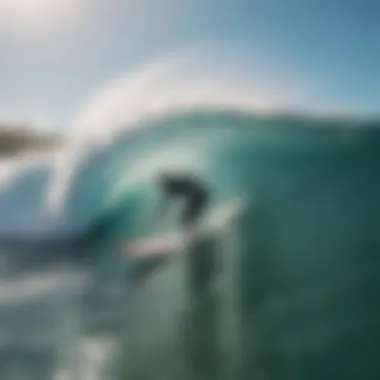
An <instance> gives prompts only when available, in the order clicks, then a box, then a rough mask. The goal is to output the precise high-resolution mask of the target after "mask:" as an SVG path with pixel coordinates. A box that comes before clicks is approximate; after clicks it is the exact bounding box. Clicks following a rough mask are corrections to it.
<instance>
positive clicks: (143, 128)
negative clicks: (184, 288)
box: [0, 49, 365, 238]
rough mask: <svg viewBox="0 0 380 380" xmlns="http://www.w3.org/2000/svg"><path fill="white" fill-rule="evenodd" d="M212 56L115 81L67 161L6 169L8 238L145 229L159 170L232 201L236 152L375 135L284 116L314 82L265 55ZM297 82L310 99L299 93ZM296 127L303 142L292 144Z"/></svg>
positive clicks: (85, 117) (194, 56)
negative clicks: (114, 224)
mask: <svg viewBox="0 0 380 380" xmlns="http://www.w3.org/2000/svg"><path fill="white" fill-rule="evenodd" d="M204 52H205V49H203V50H202V49H200V50H198V51H195V52H194V51H191V52H188V53H186V54H175V55H172V56H169V57H166V58H165V59H161V60H157V61H154V62H151V63H149V64H147V65H145V66H143V67H140V68H138V70H136V71H135V72H132V73H131V74H128V75H127V76H123V77H121V78H119V79H117V80H116V81H113V82H112V83H111V84H110V85H107V86H106V87H105V89H102V90H101V91H99V93H98V94H97V95H96V96H95V97H94V98H93V99H91V100H90V101H89V103H88V104H87V105H86V106H85V107H83V111H82V112H80V113H79V115H78V117H77V118H76V120H75V121H74V122H73V125H72V130H73V133H72V135H71V136H70V138H69V141H68V144H67V146H66V147H65V148H64V149H63V150H62V151H60V152H57V153H56V154H55V155H53V156H52V155H50V156H46V155H40V156H37V157H35V158H34V159H32V160H31V159H30V158H29V157H26V158H24V159H19V160H18V161H13V162H10V163H3V165H2V170H1V172H0V173H1V182H2V190H1V193H0V208H1V210H2V211H3V212H2V215H3V217H0V233H1V235H3V236H4V235H7V234H8V235H9V234H13V235H15V236H16V235H18V236H19V237H20V238H21V237H22V236H30V235H32V236H38V237H41V238H42V237H49V236H56V235H60V236H69V235H75V234H80V233H83V232H85V231H88V230H89V228H90V226H92V225H97V226H98V225H99V224H102V223H100V222H99V221H100V220H105V221H106V220H109V219H110V218H112V217H111V216H112V215H120V218H122V216H124V218H126V219H128V220H129V221H125V222H124V224H126V225H128V224H133V223H134V224H136V221H138V219H139V218H141V217H142V214H143V213H144V212H148V211H147V209H148V208H149V207H150V204H151V202H152V196H153V192H152V179H153V178H154V173H156V172H157V171H159V170H183V171H192V172H196V173H199V175H205V176H207V177H209V178H210V180H211V181H213V182H214V183H215V187H216V188H218V191H220V190H222V191H220V192H221V193H223V192H224V193H226V192H228V191H230V190H231V187H234V182H231V183H228V180H227V177H228V176H229V174H228V170H227V168H228V165H229V164H224V166H223V165H222V164H221V162H225V161H226V157H229V156H230V155H231V152H233V151H235V154H237V156H240V157H243V156H244V154H245V153H243V152H249V151H250V150H251V149H252V146H251V145H252V142H254V144H255V145H256V146H258V148H260V146H261V147H262V146H263V145H265V144H267V145H268V144H283V145H284V144H290V143H292V144H293V146H296V145H297V143H298V142H297V141H300V139H301V140H302V139H303V140H304V141H303V142H305V141H309V142H310V144H309V146H311V145H313V144H312V140H313V139H314V137H315V136H316V135H318V136H319V138H320V139H328V138H329V137H326V136H325V134H326V133H325V132H322V131H323V130H325V129H329V130H331V129H332V130H334V134H337V136H338V137H336V138H338V139H341V140H342V141H343V140H344V139H345V141H346V140H347V141H348V140H349V139H350V138H355V136H356V134H357V133H358V131H360V130H361V129H362V127H363V126H365V122H360V120H359V121H358V120H356V119H353V120H341V121H340V120H334V121H331V120H323V119H322V120H319V119H318V118H317V119H316V118H311V117H309V118H303V119H302V118H301V119H300V118H297V117H292V116H281V113H279V112H280V110H282V109H292V108H297V104H298V108H300V107H301V108H302V107H303V106H304V105H305V104H304V103H303V102H304V100H305V99H310V98H311V97H312V95H310V94H313V90H310V88H309V87H310V86H309V87H308V86H306V85H305V83H307V81H306V82H305V80H303V82H302V81H300V80H299V79H298V80H297V79H296V78H295V75H294V74H292V75H290V74H289V70H288V71H286V70H284V68H281V69H280V68H279V67H277V68H276V67H272V68H271V69H269V68H268V67H269V65H268V64H266V65H264V63H263V62H261V63H260V62H259V61H260V60H259V59H258V58H257V57H260V55H258V54H257V55H256V56H255V58H254V59H253V61H252V60H251V61H249V60H248V61H246V62H245V64H243V60H241V59H238V58H236V56H235V57H233V58H231V56H230V55H228V54H227V55H226V54H219V55H218V54H216V53H215V50H213V52H212V54H211V53H209V54H208V55H205V54H204ZM202 57H203V59H201V58H202ZM205 57H206V59H205ZM252 62H254V63H255V65H256V67H258V66H259V67H261V71H260V70H257V71H258V73H257V74H256V75H252V74H251V75H249V74H248V71H247V67H248V66H249V65H250V63H252ZM263 67H266V69H265V71H263ZM297 82H298V83H300V82H302V83H303V85H302V86H298V87H297V88H298V89H302V91H301V92H300V91H299V90H297V91H295V92H293V93H292V92H291V91H290V88H291V86H290V84H291V83H293V84H295V83H297ZM293 87H294V86H293ZM284 89H289V91H285V92H284ZM307 93H309V95H307ZM301 99H303V100H302V101H301ZM297 102H298V103H297ZM289 127H290V128H291V129H292V130H295V129H297V131H298V130H299V132H297V133H298V136H299V137H297V138H295V135H294V134H291V137H290V138H289V137H287V135H289V136H290V134H289V133H288V128H289ZM313 127H317V128H313ZM303 129H305V130H308V131H310V133H309V135H308V136H306V135H307V134H306V133H305V131H303ZM315 130H318V132H315ZM336 130H339V132H336ZM341 130H342V131H341ZM297 139H298V140H297ZM291 141H292V142H291ZM250 144H251V145H250ZM260 144H261V145H260ZM235 161H237V159H235ZM237 165H238V164H237ZM223 170H224V173H223V174H221V173H222V171H223ZM229 170H232V169H231V168H230V169H229ZM236 187H237V186H235V190H236V191H238V190H237V189H236ZM228 189H229V190H228ZM131 204H135V206H131ZM123 209H124V210H125V211H123ZM135 218H137V219H135ZM132 221H134V222H132ZM126 228H127V227H126ZM127 229H128V228H127ZM132 230H133V228H132V227H130V228H129V231H130V233H132Z"/></svg>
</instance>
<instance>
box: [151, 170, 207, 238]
mask: <svg viewBox="0 0 380 380" xmlns="http://www.w3.org/2000/svg"><path fill="white" fill-rule="evenodd" d="M157 186H158V188H159V191H160V193H161V194H162V197H161V199H160V200H159V202H158V204H157V208H156V210H155V215H154V219H153V220H154V224H155V225H156V224H157V223H158V222H159V221H160V220H161V218H162V216H163V215H164V213H165V212H166V211H167V208H168V207H169V205H170V203H172V201H175V200H177V199H183V200H184V201H185V208H184V211H183V213H182V217H181V220H180V223H181V226H182V228H184V229H185V232H188V231H190V230H191V228H193V227H195V225H196V223H197V222H198V221H199V219H200V217H201V216H202V215H203V212H204V211H205V209H206V207H207V206H208V203H209V199H210V194H209V193H210V192H209V190H208V188H207V186H206V185H205V184H204V183H203V181H201V180H200V179H199V178H196V177H195V176H191V175H185V174H171V173H166V172H164V173H160V174H159V176H158V178H157Z"/></svg>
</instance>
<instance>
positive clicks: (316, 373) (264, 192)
mask: <svg viewBox="0 0 380 380" xmlns="http://www.w3.org/2000/svg"><path fill="white" fill-rule="evenodd" d="M140 127H141V128H139V130H138V131H137V132H134V133H133V134H130V133H124V132H121V133H120V135H119V136H117V138H116V139H115V141H114V142H113V143H111V144H110V145H109V146H106V147H104V148H102V149H99V150H97V151H94V152H93V153H92V154H90V155H89V156H88V157H87V158H85V159H84V160H83V161H82V163H81V165H79V166H78V167H77V169H76V170H75V171H74V177H73V178H72V180H71V184H70V187H69V189H70V191H69V193H68V195H67V199H66V205H65V215H66V217H67V218H68V220H69V222H70V224H72V225H75V226H77V227H78V231H80V234H81V237H82V241H81V248H80V250H81V254H83V251H86V254H87V256H89V257H92V258H94V257H96V258H97V272H96V273H97V276H98V277H97V280H98V283H99V284H103V283H109V282H116V283H119V284H120V283H122V282H123V281H124V280H125V279H126V277H127V276H128V274H129V275H130V276H132V275H135V274H136V273H138V272H139V271H141V270H143V269H144V268H142V266H143V265H145V264H146V263H136V262H125V261H122V260H121V259H120V257H119V256H118V254H119V252H120V244H121V243H122V242H124V241H125V240H126V239H133V238H135V237H141V236H147V235H149V231H146V230H144V226H145V224H144V220H145V219H144V218H146V216H147V215H149V212H150V210H151V207H152V206H153V204H154V185H153V184H154V182H153V179H154V175H155V173H156V172H157V171H159V170H167V169H170V170H174V169H175V170H177V171H178V170H179V171H191V172H194V173H197V174H199V175H202V176H203V177H205V178H207V180H208V182H209V183H210V186H211V187H210V188H211V189H212V192H213V196H214V202H215V205H216V204H217V203H219V202H222V203H223V202H225V201H227V200H228V199H230V198H231V197H241V198H244V199H245V200H247V201H249V206H248V207H247V209H246V210H245V213H244V215H243V216H242V217H241V218H239V219H238V220H236V222H235V223H234V224H233V225H232V226H231V227H230V228H229V229H228V230H227V231H226V232H225V233H224V234H222V235H221V236H219V237H217V238H216V239H215V240H211V241H204V242H202V243H201V244H199V245H198V246H196V247H194V251H195V253H198V254H201V255H202V254H204V256H205V257H207V256H208V255H210V254H213V255H214V258H216V259H217V261H216V262H215V263H211V264H210V262H209V263H206V264H204V265H205V266H207V265H211V266H213V268H212V269H214V271H212V270H211V272H210V275H209V277H210V281H211V283H212V284H213V288H212V289H213V291H212V292H211V293H210V292H209V290H208V289H206V288H205V289H203V290H202V289H201V290H200V291H199V292H198V293H196V295H195V296H194V294H193V293H192V292H191V289H190V285H189V282H188V279H187V275H188V270H189V262H188V261H186V260H181V259H176V260H173V262H170V263H169V264H168V265H167V266H164V267H163V268H162V270H161V271H160V272H158V273H157V274H156V276H154V277H153V278H152V279H151V280H150V281H149V282H148V283H147V285H146V286H145V287H142V288H140V289H137V291H136V292H134V293H133V295H131V292H130V290H128V292H126V293H125V294H123V295H122V296H121V298H120V297H119V298H117V301H115V302H114V304H115V303H116V304H120V303H124V302H125V303H127V302H128V305H129V306H128V313H127V314H128V316H127V317H125V316H124V314H123V315H122V317H120V313H119V311H117V310H116V309H115V312H114V313H115V315H114V321H116V320H117V321H118V322H117V323H116V322H115V323H113V322H112V321H111V325H112V323H113V324H114V326H113V327H114V329H116V330H117V333H116V335H117V336H118V341H119V343H121V344H122V350H121V352H120V353H119V355H118V356H117V357H115V358H114V361H113V365H112V366H113V367H114V371H116V372H117V373H118V376H119V377H121V378H125V379H129V378H130V379H137V378H138V379H154V380H155V379H161V378H164V379H210V380H211V379H221V378H226V379H242V380H243V379H244V380H245V379H266V380H288V379H289V380H298V379H299V380H304V379H308V380H309V379H310V380H312V379H318V380H320V379H323V380H328V379H331V380H332V379H334V380H337V379H344V380H347V379H370V380H372V379H373V380H375V379H378V378H379V377H380V365H379V364H378V357H379V352H380V346H379V339H380V322H379V321H380V319H379V313H380V299H379V297H378V290H379V286H380V276H379V273H380V258H379V248H380V237H379V236H380V235H379V234H378V231H377V229H378V226H379V224H380V223H379V222H380V197H379V193H380V181H379V176H378V173H379V169H380V150H379V148H380V130H379V128H378V127H379V125H378V124H377V123H375V122H374V123H370V122H367V123H364V122H362V123H360V122H355V123H354V122H353V121H351V120H348V121H344V120H327V119H326V120H320V119H316V118H314V119H311V118H307V117H305V118H301V117H293V116H286V117H285V116H258V115H250V114H242V113H239V112H227V111H225V112H208V111H202V112H195V111H192V112H189V113H185V114H183V113H182V114H178V115H171V116H166V117H163V118H161V119H155V120H152V121H147V122H146V123H145V124H144V123H143V124H142V125H140ZM175 218H176V215H175V212H174V213H173V215H172V216H171V218H169V220H168V221H167V222H166V221H165V222H163V229H164V230H165V231H172V230H174V228H175ZM200 266H202V265H201V264H200ZM198 269H199V268H198ZM203 269H204V270H206V268H203ZM199 270H200V271H201V272H202V268H200V269H199ZM102 281H104V282H102ZM99 286H100V287H102V285H99ZM107 307H110V306H109V305H108V306H107ZM100 308H101V306H99V307H98V309H100ZM98 311H99V310H98ZM117 313H119V314H118V315H119V317H117V316H116V314H117ZM118 318H119V319H118ZM120 318H121V322H120ZM124 318H125V319H124ZM127 320H128V322H126V321H127ZM120 323H121V325H120ZM116 325H117V326H119V327H117V328H116V327H115V326H116ZM120 326H121V327H120ZM126 326H128V328H127V327H126Z"/></svg>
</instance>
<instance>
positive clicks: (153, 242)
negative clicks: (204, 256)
mask: <svg viewBox="0 0 380 380" xmlns="http://www.w3.org/2000/svg"><path fill="white" fill-rule="evenodd" d="M245 206H246V202H244V200H242V199H237V200H233V201H230V202H228V203H224V204H222V205H220V206H217V207H215V208H212V209H211V210H210V212H208V213H207V214H206V216H205V217H204V218H203V220H202V221H201V222H200V223H199V225H198V226H197V228H195V229H194V230H193V231H192V232H191V234H186V233H185V232H183V233H176V234H172V235H166V236H159V237H151V238H142V239H138V240H135V241H132V242H127V243H126V244H124V245H123V247H122V255H123V256H124V257H125V258H130V259H147V258H153V257H160V256H166V255H170V254H172V253H175V252H179V251H183V250H186V249H187V248H189V247H190V246H191V245H193V244H194V243H196V242H198V241H199V240H200V239H202V238H205V237H207V236H214V235H217V234H220V233H222V232H223V230H224V229H225V228H228V227H229V226H230V225H231V223H233V221H234V220H235V218H236V217H238V216H239V214H241V213H242V212H243V211H244V208H245Z"/></svg>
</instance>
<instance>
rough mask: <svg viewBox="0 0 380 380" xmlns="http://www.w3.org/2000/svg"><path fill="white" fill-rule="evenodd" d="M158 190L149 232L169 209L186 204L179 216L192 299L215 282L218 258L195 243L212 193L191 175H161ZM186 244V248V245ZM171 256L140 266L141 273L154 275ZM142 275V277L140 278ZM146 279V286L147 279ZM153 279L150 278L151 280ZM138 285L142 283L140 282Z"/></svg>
mask: <svg viewBox="0 0 380 380" xmlns="http://www.w3.org/2000/svg"><path fill="white" fill-rule="evenodd" d="M155 187H156V188H157V189H158V192H159V194H160V196H159V200H158V201H157V203H156V207H155V209H154V210H153V216H152V217H151V218H150V223H148V224H150V226H149V227H150V228H149V227H148V230H152V231H156V230H157V229H158V228H159V227H160V224H161V223H162V221H163V219H164V218H165V216H166V214H167V212H168V209H169V208H170V206H172V205H173V203H174V202H176V201H177V200H183V201H184V203H185V204H184V209H183V211H182V214H181V215H180V220H179V224H180V228H181V230H182V231H181V232H182V234H183V238H182V242H183V243H184V245H185V246H189V252H188V253H189V254H188V255H186V256H187V265H186V268H187V272H188V276H189V290H190V293H192V294H193V295H196V294H198V293H199V292H202V291H205V290H206V289H207V288H208V285H209V284H210V282H211V279H212V278H213V275H214V272H215V262H214V260H215V258H214V252H212V251H213V250H212V249H206V252H205V249H204V244H202V242H201V241H198V242H197V243H195V242H194V243H192V238H193V236H194V235H193V233H195V234H196V229H197V227H199V222H200V221H201V218H202V217H203V215H204V214H205V212H206V209H207V208H208V206H209V204H210V201H211V192H210V190H209V188H208V186H207V185H206V184H205V183H204V182H203V181H202V180H201V179H200V178H197V177H195V176H193V175H188V174H173V173H168V172H163V173H160V174H159V175H158V177H157V178H156V182H155ZM186 240H187V244H186V242H185V241H186ZM128 251H129V252H133V246H132V247H131V246H129V249H128ZM169 258H170V255H166V254H163V255H160V254H159V255H156V256H155V257H152V258H151V259H148V260H144V261H145V264H146V265H142V264H143V263H141V265H142V266H143V267H144V268H141V270H142V272H144V273H147V274H149V273H150V274H151V272H152V270H156V269H158V268H159V267H161V265H162V264H164V263H165V262H167V260H168V259H169ZM141 275H142V274H141V273H140V275H139V276H141ZM143 277H144V280H143V281H144V282H145V281H146V279H147V277H145V276H143ZM148 277H150V275H149V276H148ZM139 284H141V282H140V281H139Z"/></svg>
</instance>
